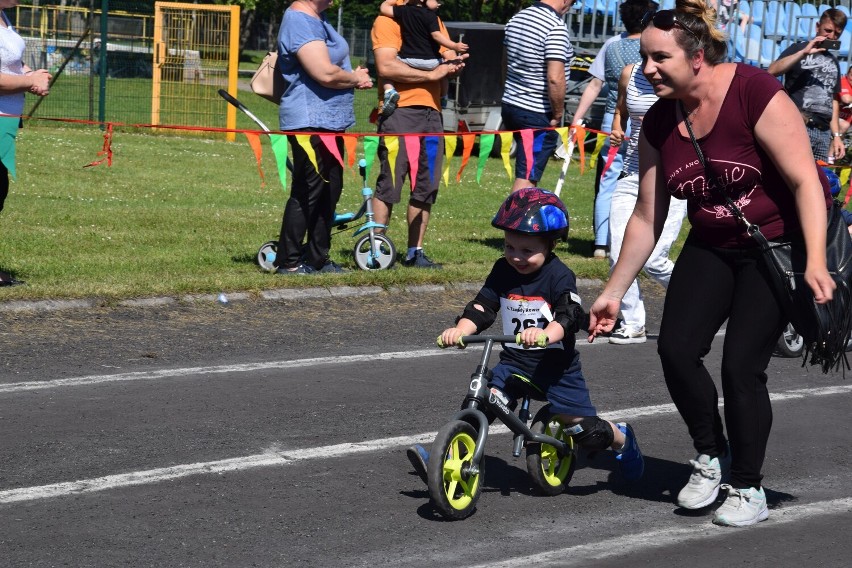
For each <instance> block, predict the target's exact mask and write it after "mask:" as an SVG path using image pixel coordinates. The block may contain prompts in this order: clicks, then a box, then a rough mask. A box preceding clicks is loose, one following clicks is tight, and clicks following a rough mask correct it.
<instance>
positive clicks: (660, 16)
mask: <svg viewBox="0 0 852 568" xmlns="http://www.w3.org/2000/svg"><path fill="white" fill-rule="evenodd" d="M651 22H653V23H654V27H655V28H658V29H661V30H663V31H666V32H667V31H669V30H670V29H672V28H674V27H678V28H680V29H682V30H683V31H685V32H686V33H688V34H689V35H691V36H692V37H694V38H695V39H697V40H698V41H701V38H700V37H698V34H697V33H695V30H693V29H692V28H690V27H689V26H687V25H686V24H685V23H684V22H683V20H681V19H680V18H678V17H677V14H676V13H675V11H674V10H660V11H659V12H648V13H647V14H645V15H644V16H643V17H642V29H643V30H644V29H645V28H647V27H648V24H649V23H651Z"/></svg>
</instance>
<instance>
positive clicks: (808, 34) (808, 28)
mask: <svg viewBox="0 0 852 568" xmlns="http://www.w3.org/2000/svg"><path fill="white" fill-rule="evenodd" d="M819 15H820V12H819V10H817V7H816V6H814V5H813V4H802V14H801V16H800V17H799V34H798V37H799V39H811V38H812V37H814V34H815V30H816V23H817V22H818V21H819Z"/></svg>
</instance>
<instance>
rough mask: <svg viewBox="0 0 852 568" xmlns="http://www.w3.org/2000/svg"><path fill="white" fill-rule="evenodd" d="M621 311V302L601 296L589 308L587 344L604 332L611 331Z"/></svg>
mask: <svg viewBox="0 0 852 568" xmlns="http://www.w3.org/2000/svg"><path fill="white" fill-rule="evenodd" d="M619 310H621V300H620V299H618V298H611V297H609V296H604V295H603V294H601V295H600V296H598V299H597V300H595V303H594V304H592V307H591V308H589V343H591V342H592V341H594V340H595V337H597V336H598V335H600V334H601V333H604V332H609V331H612V328H613V327H615V320H616V318H617V317H618V312H619Z"/></svg>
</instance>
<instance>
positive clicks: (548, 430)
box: [527, 406, 577, 495]
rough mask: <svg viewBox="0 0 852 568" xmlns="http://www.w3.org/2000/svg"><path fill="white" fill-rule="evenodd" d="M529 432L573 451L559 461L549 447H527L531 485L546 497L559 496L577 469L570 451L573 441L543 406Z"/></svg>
mask: <svg viewBox="0 0 852 568" xmlns="http://www.w3.org/2000/svg"><path fill="white" fill-rule="evenodd" d="M530 430H532V431H533V432H534V433H536V434H546V435H548V436H552V437H554V438H556V439H557V440H562V441H563V442H565V443H566V444H568V446H569V447H570V448H571V450H572V451H571V453H569V454H568V455H565V456H562V457H561V458H560V457H559V454H558V453H557V452H556V448H554V447H553V446H551V445H550V444H541V443H538V442H530V443H528V444H527V471H528V472H529V474H530V477H532V480H533V482H534V483H535V484H536V486H538V488H539V489H541V491H542V492H543V493H544V494H545V495H559V494H560V493H562V492H563V491H564V490H565V487H567V486H568V483H569V482H570V481H571V477H572V476H573V475H574V468H575V467H576V466H577V455H576V454H575V453H574V451H573V450H574V439H573V438H572V437H571V436H570V435H568V434H566V433H565V429H564V427H563V426H562V424H561V423H559V422H557V421H556V420H552V419H551V416H550V410H549V408H548V407H546V406H545V407H544V408H542V409H541V410H539V411H538V412H537V413H536V415H535V418H534V419H533V424H532V426H531V427H530Z"/></svg>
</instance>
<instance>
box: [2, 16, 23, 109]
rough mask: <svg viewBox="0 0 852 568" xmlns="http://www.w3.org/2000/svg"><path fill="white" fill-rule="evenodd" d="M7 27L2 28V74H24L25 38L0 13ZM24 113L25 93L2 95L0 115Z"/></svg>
mask: <svg viewBox="0 0 852 568" xmlns="http://www.w3.org/2000/svg"><path fill="white" fill-rule="evenodd" d="M0 17H2V18H3V21H4V22H5V23H6V27H5V28H3V27H0V73H2V74H5V75H23V74H24V65H23V58H24V49H25V48H26V43H24V38H22V37H21V36H19V35H18V32H16V31H15V28H13V27H12V24H11V23H10V22H9V18H7V17H6V14H5V13H3V12H0ZM23 112H24V93H12V94H8V95H0V114H11V115H20V114H22V113H23Z"/></svg>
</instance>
